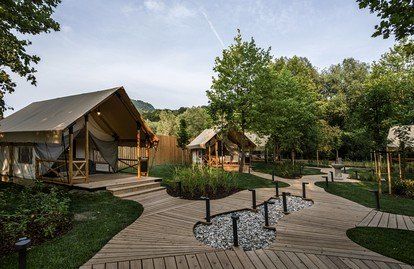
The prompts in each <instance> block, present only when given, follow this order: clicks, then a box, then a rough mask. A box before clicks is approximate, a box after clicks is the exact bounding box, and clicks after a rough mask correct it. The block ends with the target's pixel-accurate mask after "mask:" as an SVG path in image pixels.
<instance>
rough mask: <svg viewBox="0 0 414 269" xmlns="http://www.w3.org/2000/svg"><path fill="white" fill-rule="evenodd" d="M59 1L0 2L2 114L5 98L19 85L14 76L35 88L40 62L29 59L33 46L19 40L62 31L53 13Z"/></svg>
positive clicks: (0, 94) (23, 40)
mask: <svg viewBox="0 0 414 269" xmlns="http://www.w3.org/2000/svg"><path fill="white" fill-rule="evenodd" d="M59 3H60V0H37V1H27V0H26V1H1V2H0V18H1V22H0V44H1V46H0V96H1V97H2V98H1V99H0V112H1V113H3V112H4V110H5V109H6V107H5V103H4V99H3V96H4V95H5V94H6V93H12V92H13V91H14V88H15V87H16V83H15V82H14V81H13V80H12V78H11V76H10V73H9V72H8V70H10V71H11V72H12V73H15V74H17V75H19V76H20V77H23V78H25V79H27V81H29V82H30V83H31V84H33V85H36V83H37V82H36V77H35V75H34V74H35V73H36V69H35V68H34V67H32V64H37V63H38V62H39V61H40V58H39V57H38V56H36V55H30V54H28V53H27V52H26V48H27V47H28V46H30V45H31V44H32V43H31V42H30V41H29V40H27V39H19V37H22V36H24V35H32V36H33V35H38V34H40V33H48V32H50V31H51V30H54V31H59V24H58V23H57V22H56V21H54V20H53V18H52V14H53V12H54V9H55V8H56V7H57V5H58V4H59Z"/></svg>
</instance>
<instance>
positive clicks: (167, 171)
mask: <svg viewBox="0 0 414 269" xmlns="http://www.w3.org/2000/svg"><path fill="white" fill-rule="evenodd" d="M179 167H180V166H179V165H157V166H154V167H153V168H152V169H151V170H150V176H153V177H160V178H162V179H167V180H171V179H173V173H174V169H175V168H179ZM232 173H234V174H236V175H237V177H236V181H237V187H238V188H239V189H243V190H245V189H255V188H271V187H274V186H275V185H274V183H273V182H272V181H271V180H268V179H264V178H261V177H258V176H254V175H250V174H246V173H237V172H232ZM288 186H289V184H286V183H284V182H280V183H279V187H281V188H283V187H288Z"/></svg>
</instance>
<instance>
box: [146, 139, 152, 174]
mask: <svg viewBox="0 0 414 269" xmlns="http://www.w3.org/2000/svg"><path fill="white" fill-rule="evenodd" d="M150 146H151V143H150V142H149V141H147V144H146V147H145V158H147V174H146V176H149V168H150Z"/></svg>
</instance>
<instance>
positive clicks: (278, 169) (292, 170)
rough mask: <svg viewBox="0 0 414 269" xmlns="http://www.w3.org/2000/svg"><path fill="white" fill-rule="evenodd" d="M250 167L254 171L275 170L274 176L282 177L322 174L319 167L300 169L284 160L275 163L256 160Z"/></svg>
mask: <svg viewBox="0 0 414 269" xmlns="http://www.w3.org/2000/svg"><path fill="white" fill-rule="evenodd" d="M252 168H253V170H254V171H257V172H261V173H266V174H272V172H273V171H275V176H278V177H283V178H295V177H297V176H299V175H301V176H304V175H321V174H324V173H322V172H321V169H320V168H313V167H303V168H302V170H301V169H300V165H299V164H297V165H295V167H292V166H291V165H289V164H287V163H286V162H285V163H283V164H276V165H275V164H273V163H264V162H257V163H253V165H252Z"/></svg>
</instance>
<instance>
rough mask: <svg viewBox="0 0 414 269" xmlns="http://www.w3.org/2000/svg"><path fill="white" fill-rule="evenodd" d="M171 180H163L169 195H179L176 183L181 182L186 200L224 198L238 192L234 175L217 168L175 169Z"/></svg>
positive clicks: (195, 166) (197, 166)
mask: <svg viewBox="0 0 414 269" xmlns="http://www.w3.org/2000/svg"><path fill="white" fill-rule="evenodd" d="M172 178H173V179H172V180H168V179H167V180H165V181H164V183H165V184H167V185H168V186H169V193H170V194H171V195H173V196H178V195H179V189H178V183H177V182H178V181H180V182H181V186H182V195H183V197H184V198H187V199H199V198H200V197H201V196H208V197H210V198H212V199H215V198H221V197H225V196H227V195H229V194H231V193H234V192H236V191H238V189H237V182H236V175H235V174H234V173H229V172H225V171H223V170H222V169H219V168H212V167H203V166H199V165H194V166H191V167H176V168H175V169H174V172H173V177H172Z"/></svg>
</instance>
